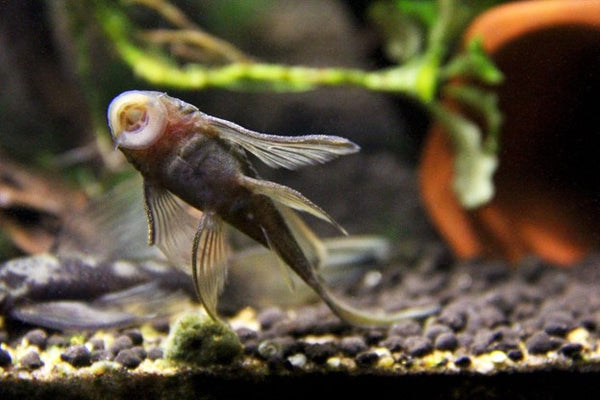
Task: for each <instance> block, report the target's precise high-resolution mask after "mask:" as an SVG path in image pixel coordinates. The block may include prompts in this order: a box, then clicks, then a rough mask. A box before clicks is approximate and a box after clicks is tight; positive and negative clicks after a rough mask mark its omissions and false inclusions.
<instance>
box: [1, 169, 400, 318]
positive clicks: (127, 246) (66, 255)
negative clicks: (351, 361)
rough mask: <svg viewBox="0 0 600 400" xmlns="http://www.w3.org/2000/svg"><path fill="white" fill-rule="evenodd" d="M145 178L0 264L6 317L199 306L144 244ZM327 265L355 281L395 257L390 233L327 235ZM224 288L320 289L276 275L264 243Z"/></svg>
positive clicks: (269, 292) (231, 304)
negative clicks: (50, 239)
mask: <svg viewBox="0 0 600 400" xmlns="http://www.w3.org/2000/svg"><path fill="white" fill-rule="evenodd" d="M139 186H140V180H139V179H133V180H128V181H126V182H124V183H122V184H120V185H118V186H116V187H115V188H113V189H112V190H110V191H109V192H107V193H106V194H104V195H102V196H100V197H98V198H96V199H93V200H92V201H90V202H89V203H88V204H87V205H86V207H85V208H84V209H83V210H81V211H80V212H78V213H75V214H74V215H73V216H72V218H69V219H67V220H66V221H64V222H63V225H62V230H61V233H60V234H59V236H58V238H57V240H56V243H55V245H54V246H53V249H52V253H44V254H37V255H33V256H27V257H21V258H17V259H13V260H9V261H6V262H4V263H1V264H0V315H1V316H3V317H4V318H5V319H7V320H17V321H21V322H26V323H29V324H32V325H39V326H44V327H48V328H52V329H58V330H82V329H106V328H117V327H124V326H130V325H137V324H140V323H143V322H146V321H150V320H154V319H156V318H163V317H169V316H171V315H173V314H176V313H179V312H181V311H184V310H185V309H188V308H190V307H195V306H196V304H195V303H194V302H193V299H194V298H195V297H196V295H195V291H194V286H193V284H192V281H191V279H190V278H189V274H188V273H187V271H186V272H183V271H182V270H181V269H178V268H174V267H173V266H172V265H171V264H169V263H168V262H167V260H165V258H164V256H163V255H162V254H161V253H160V251H158V250H156V248H154V247H148V246H147V245H146V243H145V238H146V237H147V231H146V230H147V228H146V224H145V223H144V220H143V218H140V216H141V215H143V213H144V207H143V196H142V193H141V191H140V190H139ZM323 244H324V246H325V247H326V248H327V258H326V259H325V260H324V264H323V266H322V272H323V274H324V275H325V277H326V278H327V280H328V282H334V283H335V284H338V285H339V284H349V283H352V282H356V281H357V280H358V279H360V277H361V276H362V273H363V272H364V271H365V267H367V266H375V265H382V263H385V262H386V261H387V260H388V259H389V245H388V243H387V241H386V240H385V239H383V238H381V237H376V236H352V237H348V238H339V239H336V238H332V239H326V240H324V241H323ZM229 263H230V274H229V279H228V286H227V288H226V290H225V293H224V296H223V301H221V302H220V304H219V311H220V312H224V313H227V314H232V313H235V312H237V311H239V310H240V309H241V308H243V307H245V306H248V305H250V306H253V307H255V308H264V307H268V306H269V305H272V304H274V303H277V304H279V305H282V306H294V305H298V304H306V303H309V302H312V301H314V300H315V299H314V297H315V296H314V293H313V292H312V291H311V290H310V289H309V288H308V287H307V286H306V285H304V284H303V283H302V282H300V281H295V282H293V286H294V288H295V292H294V296H290V295H289V293H290V292H289V283H287V282H286V281H285V280H284V279H281V277H280V276H279V275H278V274H274V273H273V272H274V271H277V268H278V265H279V262H278V261H277V258H276V257H275V256H274V255H273V253H272V252H270V251H269V250H268V249H266V248H264V247H262V246H251V247H247V248H243V249H240V250H236V251H235V252H233V253H232V254H231V257H230V259H229Z"/></svg>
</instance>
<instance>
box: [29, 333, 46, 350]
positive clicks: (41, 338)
mask: <svg viewBox="0 0 600 400" xmlns="http://www.w3.org/2000/svg"><path fill="white" fill-rule="evenodd" d="M25 339H27V341H28V342H29V344H32V345H34V346H37V347H39V348H40V349H45V348H46V344H47V343H48V334H47V333H46V331H43V330H41V329H34V330H31V331H29V332H27V333H26V334H25Z"/></svg>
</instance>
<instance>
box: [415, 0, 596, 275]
mask: <svg viewBox="0 0 600 400" xmlns="http://www.w3.org/2000/svg"><path fill="white" fill-rule="evenodd" d="M473 37H481V38H482V39H483V45H484V48H485V50H486V51H487V52H488V54H489V55H490V56H491V57H492V59H493V60H494V62H495V63H496V65H497V66H498V67H499V68H500V70H501V71H502V72H503V73H504V75H505V81H504V83H503V84H501V85H500V86H499V87H498V88H497V93H498V96H499V105H500V109H501V110H502V112H503V114H504V118H505V120H504V123H503V125H502V138H501V151H500V154H499V159H500V166H499V168H498V171H497V173H496V175H495V178H494V181H495V184H496V189H497V193H496V196H495V197H494V199H493V200H492V201H491V202H490V203H488V204H487V205H485V206H483V207H481V208H479V209H476V210H474V211H465V210H464V209H463V208H461V206H460V205H459V204H458V202H457V200H456V198H455V196H454V193H453V191H452V187H451V185H452V183H451V182H452V173H453V172H452V157H453V150H452V146H451V144H450V141H449V139H448V138H447V136H446V135H445V133H444V132H443V131H442V129H441V128H440V127H439V126H436V127H434V128H433V129H432V131H431V132H430V133H429V136H428V137H427V139H426V142H425V146H424V151H423V154H422V159H421V165H420V176H419V180H420V187H421V193H422V198H423V201H424V204H425V207H426V209H427V210H428V212H429V214H430V216H431V219H432V220H433V222H434V224H435V225H436V226H437V227H438V229H439V231H440V233H441V234H442V236H443V237H444V238H445V239H446V240H447V241H448V243H449V244H450V245H451V247H452V248H453V249H454V251H455V252H456V254H457V255H458V256H460V257H463V258H468V257H474V256H482V255H489V256H495V257H503V258H506V259H509V260H511V261H518V260H519V259H520V258H522V257H523V256H525V255H527V254H536V255H538V256H539V257H541V258H542V259H545V260H547V261H549V262H551V263H555V264H559V265H570V264H573V263H574V262H576V261H578V260H580V259H581V258H583V257H584V256H585V255H586V254H587V253H588V252H589V251H591V250H593V249H594V248H598V246H599V245H600V101H599V98H600V1H598V0H574V1H556V0H546V1H522V2H515V3H508V4H505V5H502V6H498V7H496V8H493V9H491V10H490V11H488V12H486V13H484V14H482V15H481V16H480V17H479V18H477V19H476V20H475V21H474V22H473V24H472V25H471V27H470V29H469V30H468V32H467V33H466V35H465V38H466V40H469V39H470V38H473ZM461 112H465V113H467V111H466V110H461Z"/></svg>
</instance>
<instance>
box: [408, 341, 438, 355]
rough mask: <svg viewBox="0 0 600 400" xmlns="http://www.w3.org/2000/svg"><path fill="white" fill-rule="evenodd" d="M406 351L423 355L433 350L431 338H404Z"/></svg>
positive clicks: (410, 353)
mask: <svg viewBox="0 0 600 400" xmlns="http://www.w3.org/2000/svg"><path fill="white" fill-rule="evenodd" d="M404 348H405V349H406V352H407V353H408V354H409V355H411V356H413V357H423V356H425V355H427V354H429V353H431V352H432V351H433V345H432V344H431V340H429V338H427V337H425V336H410V337H407V338H406V339H405V340H404Z"/></svg>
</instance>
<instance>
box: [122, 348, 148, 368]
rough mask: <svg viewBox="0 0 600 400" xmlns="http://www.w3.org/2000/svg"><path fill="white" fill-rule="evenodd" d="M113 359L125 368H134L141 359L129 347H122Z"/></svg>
mask: <svg viewBox="0 0 600 400" xmlns="http://www.w3.org/2000/svg"><path fill="white" fill-rule="evenodd" d="M115 361H116V362H118V363H119V364H121V365H123V366H124V367H125V368H129V369H134V368H137V366H138V365H140V364H141V362H142V359H141V358H140V357H139V356H138V355H137V354H136V353H135V352H133V351H132V350H131V349H123V350H121V351H119V354H117V356H116V357H115Z"/></svg>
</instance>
